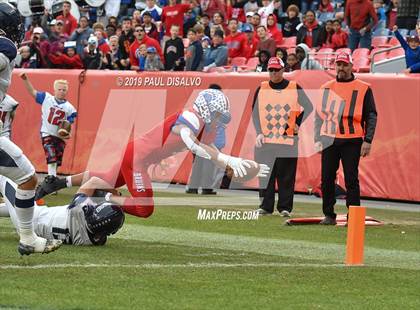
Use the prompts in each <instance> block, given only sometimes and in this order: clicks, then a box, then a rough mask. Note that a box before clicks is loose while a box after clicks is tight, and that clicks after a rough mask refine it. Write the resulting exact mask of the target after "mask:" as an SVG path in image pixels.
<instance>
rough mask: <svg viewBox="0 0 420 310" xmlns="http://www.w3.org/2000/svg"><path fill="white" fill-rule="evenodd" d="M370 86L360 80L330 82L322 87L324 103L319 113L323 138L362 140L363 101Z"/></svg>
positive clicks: (318, 107) (318, 108)
mask: <svg viewBox="0 0 420 310" xmlns="http://www.w3.org/2000/svg"><path fill="white" fill-rule="evenodd" d="M369 86H370V85H369V84H367V83H365V82H362V81H360V80H353V81H351V82H347V83H339V82H337V81H336V80H332V81H329V82H327V83H325V84H324V85H322V86H321V89H323V90H324V91H323V92H322V102H321V105H318V106H317V113H318V115H319V116H320V117H321V119H322V120H323V123H322V126H321V133H320V135H321V136H329V137H335V138H340V139H350V138H361V137H363V136H364V131H363V127H362V113H363V100H364V98H365V94H366V91H367V90H368V88H369Z"/></svg>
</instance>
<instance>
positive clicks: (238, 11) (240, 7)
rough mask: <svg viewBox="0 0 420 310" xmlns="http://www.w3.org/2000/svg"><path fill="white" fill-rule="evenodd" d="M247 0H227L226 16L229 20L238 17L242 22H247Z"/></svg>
mask: <svg viewBox="0 0 420 310" xmlns="http://www.w3.org/2000/svg"><path fill="white" fill-rule="evenodd" d="M246 3H247V0H227V6H226V17H227V19H228V20H231V19H237V20H238V21H239V22H241V23H246V18H245V11H244V6H245V4H246Z"/></svg>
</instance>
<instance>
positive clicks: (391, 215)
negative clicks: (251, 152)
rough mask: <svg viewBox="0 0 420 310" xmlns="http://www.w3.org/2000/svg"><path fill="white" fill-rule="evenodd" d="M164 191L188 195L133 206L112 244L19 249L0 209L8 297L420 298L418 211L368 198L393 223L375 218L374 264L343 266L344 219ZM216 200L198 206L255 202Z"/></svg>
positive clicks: (203, 304)
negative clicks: (228, 216)
mask: <svg viewBox="0 0 420 310" xmlns="http://www.w3.org/2000/svg"><path fill="white" fill-rule="evenodd" d="M71 195H72V192H71V191H65V192H63V193H60V194H59V195H58V196H52V197H50V198H48V199H47V203H48V204H49V205H63V204H66V203H67V202H68V201H69V200H70V198H71ZM157 195H158V196H160V197H167V198H168V199H174V200H175V199H176V201H182V200H184V201H185V204H183V205H181V206H180V205H177V206H170V205H165V206H159V205H158V206H157V207H156V209H155V213H154V214H153V216H152V217H150V218H148V219H140V218H134V217H131V216H127V217H126V222H125V224H124V227H123V229H122V230H121V231H120V232H118V234H116V235H114V236H113V237H112V238H111V239H109V241H108V243H107V245H106V246H104V247H74V246H63V247H62V248H61V249H60V250H59V251H57V252H54V253H52V254H49V255H38V256H34V255H33V256H29V257H24V258H20V257H19V256H18V253H17V251H16V247H17V242H18V239H17V236H16V234H15V232H14V229H13V227H12V225H11V224H10V222H9V219H7V218H0V309H340V308H341V309H420V219H419V213H418V212H417V213H414V212H399V211H389V210H377V209H372V210H368V215H371V216H374V217H376V218H378V219H380V220H383V221H385V223H386V225H384V226H381V227H367V230H366V247H365V266H363V267H346V266H344V265H343V261H344V256H345V242H346V228H339V227H322V226H317V225H311V226H285V225H284V224H283V223H284V219H283V218H281V217H279V216H267V217H260V218H259V219H258V220H256V221H234V220H232V221H226V220H225V221H222V220H218V221H199V220H197V214H198V209H199V207H198V206H194V205H192V203H191V201H193V202H194V201H197V204H200V205H202V204H203V203H202V202H203V201H208V200H209V199H213V200H214V201H215V204H216V202H217V201H220V199H221V198H220V197H219V196H216V197H211V198H209V197H206V198H204V197H194V198H191V196H186V195H183V194H174V193H166V192H160V193H157ZM193 199H195V200H193ZM200 199H203V200H202V201H201V202H200ZM204 199H206V200H204ZM240 199H244V198H241V197H238V198H237V199H235V198H232V201H235V202H238V201H240ZM215 204H213V206H211V205H209V206H205V207H204V206H200V208H206V209H209V210H210V209H216V208H222V209H224V210H242V211H245V210H252V209H254V208H253V207H251V206H250V205H249V204H247V205H245V206H242V207H241V206H238V205H237V204H233V203H232V204H228V205H225V206H220V205H217V206H215ZM339 211H341V212H342V213H343V212H345V210H344V209H342V208H341V209H340V208H339ZM309 215H317V216H319V215H321V212H320V204H299V203H297V204H295V212H294V216H296V217H298V216H299V217H300V216H309Z"/></svg>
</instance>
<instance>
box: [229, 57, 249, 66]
mask: <svg viewBox="0 0 420 310" xmlns="http://www.w3.org/2000/svg"><path fill="white" fill-rule="evenodd" d="M230 64H231V65H232V66H238V67H239V66H244V65H245V64H246V58H245V57H235V58H232V61H231V63H230Z"/></svg>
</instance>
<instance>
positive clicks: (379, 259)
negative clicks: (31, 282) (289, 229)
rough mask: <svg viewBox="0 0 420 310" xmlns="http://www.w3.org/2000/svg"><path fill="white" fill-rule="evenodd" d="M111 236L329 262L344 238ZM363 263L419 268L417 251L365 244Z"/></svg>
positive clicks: (127, 230)
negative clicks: (327, 240)
mask: <svg viewBox="0 0 420 310" xmlns="http://www.w3.org/2000/svg"><path fill="white" fill-rule="evenodd" d="M115 238H117V239H128V240H137V241H142V242H147V243H149V242H153V243H155V242H157V243H163V244H173V245H179V246H186V247H195V248H197V247H198V248H207V249H220V250H225V251H226V250H228V251H239V252H247V253H258V254H264V255H275V256H283V257H292V258H298V259H304V260H317V261H321V262H324V263H333V264H340V263H342V262H343V260H344V257H345V240H343V243H342V244H336V243H323V242H311V241H303V240H291V239H270V238H261V237H252V236H241V235H231V234H223V233H210V232H200V231H191V230H183V229H175V228H167V227H155V226H142V225H134V224H126V225H124V226H123V228H122V229H121V231H120V232H118V234H117V235H116V237H115ZM365 263H366V265H367V266H371V267H387V268H402V269H413V270H419V269H420V253H419V252H414V251H400V250H388V249H378V248H373V247H365Z"/></svg>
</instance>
